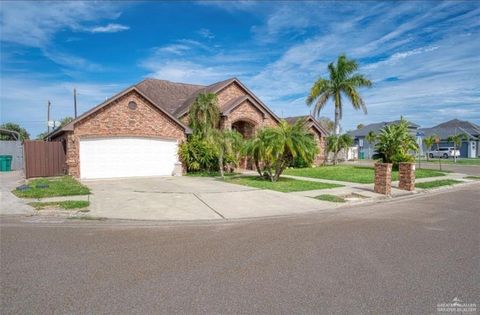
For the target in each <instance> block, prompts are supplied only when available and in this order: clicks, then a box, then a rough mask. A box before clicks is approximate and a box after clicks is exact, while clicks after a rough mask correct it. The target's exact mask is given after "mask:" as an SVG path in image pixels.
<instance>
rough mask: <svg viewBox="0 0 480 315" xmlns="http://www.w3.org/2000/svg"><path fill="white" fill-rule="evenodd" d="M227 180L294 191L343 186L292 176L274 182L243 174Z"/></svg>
mask: <svg viewBox="0 0 480 315" xmlns="http://www.w3.org/2000/svg"><path fill="white" fill-rule="evenodd" d="M226 181H227V182H229V183H232V184H239V185H244V186H250V187H255V188H261V189H270V190H276V191H281V192H292V191H304V190H316V189H328V188H336V187H342V185H335V184H327V183H319V182H312V181H306V180H296V179H291V178H284V177H280V179H279V180H278V181H277V182H275V183H272V182H271V181H269V180H265V179H263V178H260V177H258V176H242V177H233V178H228V179H226Z"/></svg>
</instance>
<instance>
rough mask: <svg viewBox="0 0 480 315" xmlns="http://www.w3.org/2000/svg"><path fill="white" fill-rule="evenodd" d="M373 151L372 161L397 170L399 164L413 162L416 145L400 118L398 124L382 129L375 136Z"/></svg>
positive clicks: (406, 125)
mask: <svg viewBox="0 0 480 315" xmlns="http://www.w3.org/2000/svg"><path fill="white" fill-rule="evenodd" d="M375 151H376V152H375V154H374V155H373V159H375V160H377V159H380V160H382V162H383V163H392V164H393V169H394V170H398V164H399V163H400V162H414V161H415V157H414V154H415V152H417V151H418V144H417V142H416V141H415V138H414V137H413V136H412V135H411V134H410V131H409V129H408V122H407V121H406V120H404V119H403V118H401V119H400V122H399V123H398V124H393V125H388V126H385V127H383V129H382V130H381V131H380V133H379V135H378V136H377V143H376V144H375Z"/></svg>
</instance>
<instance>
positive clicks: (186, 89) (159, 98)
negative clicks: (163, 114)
mask: <svg viewBox="0 0 480 315" xmlns="http://www.w3.org/2000/svg"><path fill="white" fill-rule="evenodd" d="M135 86H136V87H137V88H138V89H139V90H140V91H141V92H142V93H143V94H145V95H146V96H148V98H150V99H151V100H152V101H154V102H155V103H156V104H157V105H159V106H161V107H163V108H164V109H166V110H167V111H168V112H169V113H170V114H173V113H174V112H175V111H176V110H177V109H178V108H179V107H181V106H182V104H183V103H184V102H185V101H186V100H187V99H188V98H189V97H190V96H191V95H192V94H196V93H197V92H198V91H200V90H202V89H204V88H205V86H203V85H195V84H186V83H176V82H170V81H165V80H157V79H145V80H143V81H142V82H140V83H137V84H136V85H135Z"/></svg>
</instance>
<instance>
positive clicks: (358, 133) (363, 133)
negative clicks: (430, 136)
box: [349, 120, 420, 137]
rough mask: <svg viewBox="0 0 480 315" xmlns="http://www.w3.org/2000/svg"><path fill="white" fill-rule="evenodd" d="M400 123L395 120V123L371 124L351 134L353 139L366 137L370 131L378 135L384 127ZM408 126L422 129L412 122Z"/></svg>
mask: <svg viewBox="0 0 480 315" xmlns="http://www.w3.org/2000/svg"><path fill="white" fill-rule="evenodd" d="M399 122H400V120H394V121H382V122H379V123H374V124H369V125H366V126H364V127H363V128H361V129H357V130H353V131H350V132H349V134H350V135H351V136H353V137H365V136H366V135H367V134H368V133H369V132H370V131H373V132H374V133H378V132H379V131H380V130H381V129H382V128H383V127H385V126H388V125H394V124H398V123H399ZM408 124H409V128H411V129H417V128H418V127H420V125H417V124H415V123H412V122H408Z"/></svg>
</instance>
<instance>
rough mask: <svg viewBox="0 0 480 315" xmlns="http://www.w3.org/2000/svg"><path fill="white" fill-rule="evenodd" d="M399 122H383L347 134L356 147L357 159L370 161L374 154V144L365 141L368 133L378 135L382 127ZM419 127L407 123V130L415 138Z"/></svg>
mask: <svg viewBox="0 0 480 315" xmlns="http://www.w3.org/2000/svg"><path fill="white" fill-rule="evenodd" d="M399 122H400V120H394V121H383V122H380V123H374V124H369V125H366V126H364V127H363V128H361V129H357V130H354V131H350V132H348V134H349V135H350V136H352V137H353V140H354V144H355V145H356V146H357V147H358V156H359V158H360V159H371V158H372V156H373V154H374V153H375V149H374V146H375V143H370V142H368V141H367V140H366V137H367V135H368V134H369V133H370V132H373V133H374V134H375V135H378V134H379V133H380V130H382V128H383V127H385V126H388V125H393V124H398V123H399ZM419 127H420V126H419V125H417V124H415V123H412V122H409V127H408V128H409V130H410V134H411V135H412V136H414V137H416V136H417V131H418V128H419Z"/></svg>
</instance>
